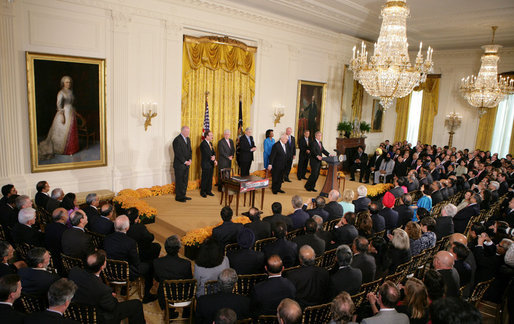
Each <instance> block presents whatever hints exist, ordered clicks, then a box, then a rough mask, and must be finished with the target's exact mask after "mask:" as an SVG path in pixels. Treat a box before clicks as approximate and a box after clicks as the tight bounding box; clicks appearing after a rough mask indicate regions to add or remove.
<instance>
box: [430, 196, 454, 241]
mask: <svg viewBox="0 0 514 324" xmlns="http://www.w3.org/2000/svg"><path fill="white" fill-rule="evenodd" d="M455 214H457V207H456V206H455V205H454V204H448V205H446V206H444V207H443V209H441V216H439V217H436V219H435V231H434V232H435V235H436V236H437V239H438V240H440V239H442V238H443V237H445V236H448V235H451V234H453V233H454V230H453V216H455Z"/></svg>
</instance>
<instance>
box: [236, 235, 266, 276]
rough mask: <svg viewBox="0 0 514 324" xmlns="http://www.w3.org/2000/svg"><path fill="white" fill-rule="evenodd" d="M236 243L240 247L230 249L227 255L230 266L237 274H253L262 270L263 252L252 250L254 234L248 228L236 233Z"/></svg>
mask: <svg viewBox="0 0 514 324" xmlns="http://www.w3.org/2000/svg"><path fill="white" fill-rule="evenodd" d="M237 244H238V245H239V247H240V249H239V250H235V251H230V252H228V254H227V257H228V259H229V261H230V267H231V268H232V269H234V270H235V271H236V273H237V274H240V275H241V274H255V273H263V272H264V262H265V258H264V253H263V252H261V251H255V250H253V249H252V248H253V246H254V244H255V234H254V232H253V231H252V230H251V229H249V228H244V229H242V230H241V231H239V234H237Z"/></svg>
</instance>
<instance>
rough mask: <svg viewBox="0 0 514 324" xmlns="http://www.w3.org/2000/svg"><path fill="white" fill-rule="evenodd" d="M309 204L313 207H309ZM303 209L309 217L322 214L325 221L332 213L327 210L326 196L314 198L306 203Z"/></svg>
mask: <svg viewBox="0 0 514 324" xmlns="http://www.w3.org/2000/svg"><path fill="white" fill-rule="evenodd" d="M308 206H311V207H312V208H311V209H307V207H308ZM302 209H303V210H304V211H306V212H307V214H309V217H312V216H314V215H318V216H321V218H323V222H326V221H328V218H329V216H330V214H329V213H328V211H326V210H325V198H323V197H321V196H318V197H316V198H312V199H311V200H310V201H308V202H307V203H306V204H303V207H302Z"/></svg>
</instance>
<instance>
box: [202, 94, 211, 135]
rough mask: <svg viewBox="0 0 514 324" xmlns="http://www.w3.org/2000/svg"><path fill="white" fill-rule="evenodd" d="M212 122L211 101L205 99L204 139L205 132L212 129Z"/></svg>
mask: <svg viewBox="0 0 514 324" xmlns="http://www.w3.org/2000/svg"><path fill="white" fill-rule="evenodd" d="M210 128H211V123H210V121H209V103H208V102H207V100H205V115H204V116H203V128H202V140H204V139H205V136H204V134H205V132H207V131H208V130H210Z"/></svg>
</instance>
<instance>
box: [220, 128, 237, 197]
mask: <svg viewBox="0 0 514 324" xmlns="http://www.w3.org/2000/svg"><path fill="white" fill-rule="evenodd" d="M217 147H218V191H221V190H222V184H221V170H222V169H227V168H228V169H230V168H231V167H232V159H233V158H234V153H235V151H236V148H235V146H234V141H233V140H232V139H231V138H230V130H229V129H226V130H225V132H223V138H222V139H220V140H219V142H218V146H217Z"/></svg>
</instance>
